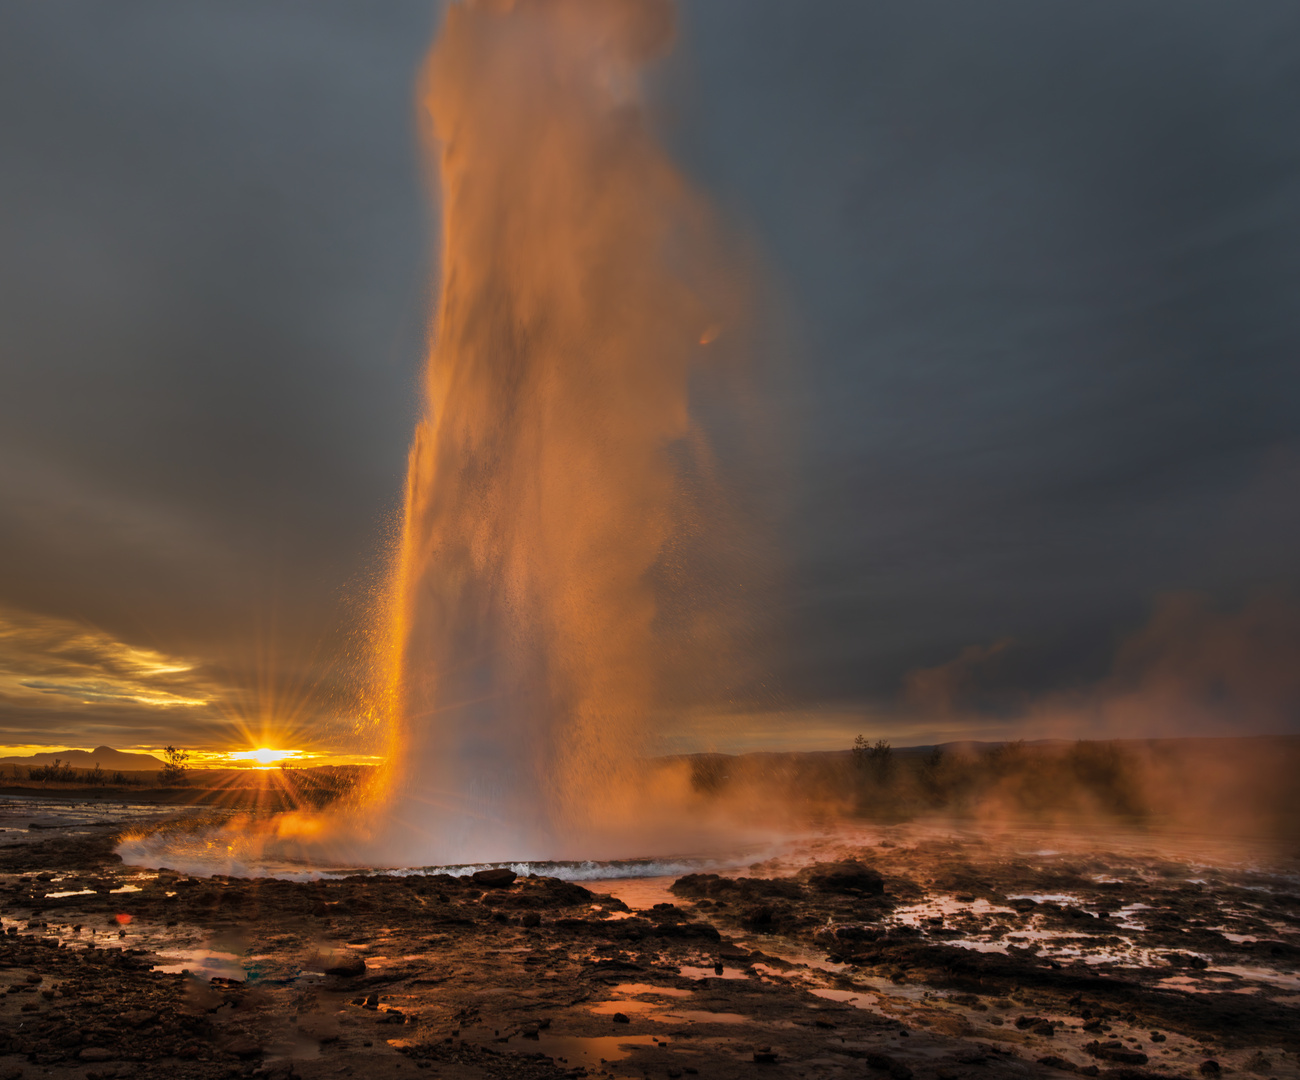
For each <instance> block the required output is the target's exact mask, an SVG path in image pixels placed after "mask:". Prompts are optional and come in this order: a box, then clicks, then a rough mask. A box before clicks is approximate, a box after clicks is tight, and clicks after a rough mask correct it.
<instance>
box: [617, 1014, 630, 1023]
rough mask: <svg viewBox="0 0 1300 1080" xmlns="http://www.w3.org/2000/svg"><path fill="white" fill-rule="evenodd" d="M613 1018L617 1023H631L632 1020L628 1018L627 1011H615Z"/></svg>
mask: <svg viewBox="0 0 1300 1080" xmlns="http://www.w3.org/2000/svg"><path fill="white" fill-rule="evenodd" d="M613 1020H614V1023H616V1024H630V1023H631V1022H632V1021H631V1020H630V1019H628V1015H627V1013H615V1014H614V1017H613Z"/></svg>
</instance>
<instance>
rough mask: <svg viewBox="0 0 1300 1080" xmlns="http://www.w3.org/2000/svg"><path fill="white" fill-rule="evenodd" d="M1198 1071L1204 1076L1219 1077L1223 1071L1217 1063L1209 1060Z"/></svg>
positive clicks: (1203, 1062)
mask: <svg viewBox="0 0 1300 1080" xmlns="http://www.w3.org/2000/svg"><path fill="white" fill-rule="evenodd" d="M1198 1071H1199V1072H1200V1074H1201V1075H1202V1076H1218V1075H1219V1073H1220V1072H1221V1071H1222V1070H1221V1069H1220V1068H1219V1063H1218V1062H1217V1061H1214V1060H1212V1059H1207V1060H1205V1061H1202V1062H1201V1064H1200V1067H1199V1069H1198Z"/></svg>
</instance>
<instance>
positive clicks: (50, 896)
mask: <svg viewBox="0 0 1300 1080" xmlns="http://www.w3.org/2000/svg"><path fill="white" fill-rule="evenodd" d="M94 895H95V890H94V889H68V890H67V891H65V892H47V893H46V894H45V899H46V900H62V899H63V898H64V897H65V896H94Z"/></svg>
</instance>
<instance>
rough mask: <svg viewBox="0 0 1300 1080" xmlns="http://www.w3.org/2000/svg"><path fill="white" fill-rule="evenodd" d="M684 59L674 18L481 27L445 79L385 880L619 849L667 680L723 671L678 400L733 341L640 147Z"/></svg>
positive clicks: (449, 27)
mask: <svg viewBox="0 0 1300 1080" xmlns="http://www.w3.org/2000/svg"><path fill="white" fill-rule="evenodd" d="M671 37H672V9H671V6H670V4H669V3H667V2H664V0H548V2H546V3H542V2H540V0H519V2H515V3H504V2H480V3H464V4H457V5H453V6H452V7H451V8H450V9H449V10H448V13H447V18H446V22H445V24H444V26H443V28H442V31H441V34H440V35H439V38H438V40H437V43H436V44H435V46H434V49H433V52H432V54H431V57H430V62H429V67H428V77H427V80H426V84H425V91H424V104H425V105H426V106H427V111H428V116H429V118H430V120H431V135H432V141H433V145H434V146H435V147H436V153H437V177H438V185H439V188H440V192H441V205H442V239H443V250H442V258H441V293H440V295H439V298H438V306H437V314H436V324H435V327H434V335H433V337H434V344H433V348H432V351H431V355H430V358H429V363H428V368H427V372H426V376H425V386H424V393H425V398H426V401H425V413H424V417H423V419H422V420H421V421H420V423H419V426H418V428H417V430H416V433H415V439H414V442H413V445H412V447H411V452H410V463H409V473H408V481H407V493H406V509H405V517H404V522H403V528H402V535H401V541H400V552H399V555H398V559H397V564H396V568H395V574H394V581H393V595H392V600H391V609H390V610H389V611H388V612H387V613H386V615H387V620H388V622H387V625H386V627H385V630H384V635H385V639H384V640H383V641H382V643H381V644H382V648H383V650H384V651H385V652H386V654H387V655H388V656H390V657H391V666H390V667H389V668H388V670H387V671H386V672H385V673H384V680H383V681H384V683H385V685H386V687H387V695H388V696H387V698H386V700H385V701H384V702H383V703H382V709H383V711H384V712H385V713H386V716H387V723H388V724H389V725H390V731H391V745H390V748H389V750H390V759H391V761H392V763H393V767H392V771H391V775H390V776H389V778H388V785H389V786H388V789H387V791H386V793H385V794H384V796H383V798H382V799H381V800H380V801H379V803H378V804H377V805H376V806H375V807H374V808H373V812H374V814H375V820H376V821H377V822H380V823H381V825H380V834H381V836H382V840H381V843H382V846H383V850H384V853H385V855H386V856H387V858H388V859H389V860H390V861H400V862H408V863H409V862H411V861H416V862H423V863H429V862H435V861H436V862H446V861H453V860H458V859H466V858H476V859H483V858H489V859H490V858H496V859H503V858H537V857H556V856H560V855H563V854H565V853H566V852H569V851H571V850H577V851H580V852H581V853H582V854H584V855H588V854H591V853H592V845H593V844H595V845H599V844H600V842H601V841H600V837H601V836H605V835H626V834H625V830H626V829H627V828H628V827H629V826H630V824H631V822H630V820H629V817H630V816H635V809H634V807H635V805H636V804H637V803H638V799H637V798H636V797H635V796H633V795H630V792H631V789H632V788H633V787H634V786H635V785H634V784H632V782H631V779H630V778H631V772H630V766H631V763H632V761H633V760H634V759H635V757H636V756H637V755H638V753H639V752H640V751H642V750H643V749H644V746H645V735H646V725H647V721H648V717H649V715H650V714H651V712H652V711H653V709H654V707H655V705H656V702H658V701H659V700H661V698H662V696H663V692H664V686H663V682H664V680H665V677H666V674H667V672H666V667H667V665H668V662H669V659H670V658H671V657H672V656H673V655H674V653H675V652H681V651H682V650H681V645H682V640H683V639H684V638H690V639H691V640H692V642H693V644H694V645H696V646H700V647H707V646H709V645H710V644H713V645H716V641H715V640H714V638H715V637H716V635H714V634H713V631H712V629H711V626H710V623H709V620H708V618H707V612H706V611H705V610H704V609H703V608H702V607H701V608H700V609H699V610H697V611H694V612H691V611H686V612H685V613H683V611H682V610H681V606H680V605H678V607H677V608H676V609H670V608H669V607H667V606H666V605H665V604H664V602H663V601H664V596H665V594H666V593H668V592H674V591H675V592H676V593H677V594H679V595H680V593H681V592H682V591H683V587H684V584H685V583H684V582H683V581H682V580H681V566H680V565H674V561H675V560H677V561H678V562H680V559H681V557H682V554H683V552H684V551H685V550H686V548H687V547H689V545H690V544H691V543H692V542H693V541H692V538H695V539H696V540H698V538H699V536H700V535H701V533H702V531H703V530H704V529H706V527H707V526H706V524H705V523H704V522H702V521H701V517H700V515H701V513H702V508H703V502H702V501H701V500H699V499H698V498H693V497H692V495H691V492H692V491H695V492H697V493H698V492H699V491H700V490H701V485H704V486H705V487H707V485H708V483H709V480H708V477H709V474H710V469H711V457H710V451H709V449H708V447H707V444H706V441H705V438H704V436H703V434H702V432H701V430H700V428H699V426H698V425H697V424H696V423H695V421H694V420H693V418H692V413H691V408H690V400H689V393H688V390H689V387H688V383H689V381H690V378H691V372H692V369H693V367H694V366H695V365H697V363H698V362H699V361H700V360H701V359H702V357H703V356H704V355H705V354H706V353H705V350H706V348H707V349H710V350H715V349H716V346H715V345H714V344H713V342H714V340H715V339H717V338H718V337H719V332H720V330H721V332H722V334H723V335H724V336H725V334H726V330H727V327H728V325H729V324H734V321H735V319H736V305H735V302H734V298H733V297H734V292H733V290H732V289H731V288H730V287H729V286H728V285H727V281H728V278H727V275H726V274H725V272H723V270H722V269H721V264H720V261H719V259H718V257H717V255H716V253H715V251H714V250H713V246H712V242H711V241H710V239H709V237H710V234H711V229H710V224H709V215H708V212H707V209H706V207H705V206H704V204H703V203H702V201H701V200H700V199H699V197H698V196H697V195H696V194H695V193H694V192H693V191H692V190H691V189H690V187H689V185H688V184H687V183H686V182H685V181H684V179H683V177H682V176H681V175H680V174H679V172H678V171H677V170H676V169H675V168H674V166H673V165H672V163H671V162H670V160H669V159H668V157H667V156H666V154H665V152H664V151H663V149H662V148H661V147H660V145H659V144H658V142H657V141H656V139H655V138H654V136H653V134H652V132H651V131H650V129H649V128H648V126H647V122H646V116H645V111H644V108H643V104H642V100H641V99H642V90H641V84H640V80H641V76H642V72H643V69H644V67H645V65H646V64H647V63H648V62H649V61H651V60H652V59H654V58H655V57H657V56H658V55H660V54H662V53H663V52H664V51H665V50H667V49H668V47H669V45H670V43H671ZM687 606H688V607H689V605H687ZM619 853H620V854H624V853H625V852H619Z"/></svg>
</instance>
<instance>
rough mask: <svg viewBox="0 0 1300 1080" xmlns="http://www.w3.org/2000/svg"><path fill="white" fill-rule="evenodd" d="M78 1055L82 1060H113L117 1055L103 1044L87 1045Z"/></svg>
mask: <svg viewBox="0 0 1300 1080" xmlns="http://www.w3.org/2000/svg"><path fill="white" fill-rule="evenodd" d="M77 1057H78V1058H80V1059H81V1060H82V1061H112V1060H113V1059H114V1058H115V1057H117V1055H116V1054H115V1053H113V1051H112V1050H109V1049H107V1048H106V1047H103V1046H87V1047H86V1048H85V1049H84V1050H82V1051H81V1053H79V1054H78V1055H77Z"/></svg>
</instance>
